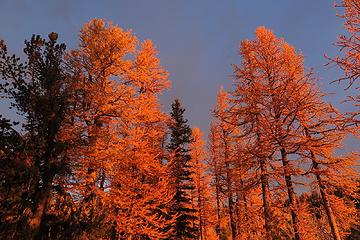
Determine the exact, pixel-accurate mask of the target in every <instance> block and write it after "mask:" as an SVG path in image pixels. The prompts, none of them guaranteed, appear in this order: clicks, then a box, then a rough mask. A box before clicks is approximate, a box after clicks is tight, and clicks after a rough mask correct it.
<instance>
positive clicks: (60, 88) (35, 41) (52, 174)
mask: <svg viewBox="0 0 360 240" xmlns="http://www.w3.org/2000/svg"><path fill="white" fill-rule="evenodd" d="M57 38H58V35H57V33H50V34H49V40H45V39H42V38H41V37H40V36H35V35H34V36H33V37H32V38H31V40H30V41H25V45H26V47H25V48H24V53H25V55H26V57H27V62H26V63H22V62H21V60H20V58H18V57H16V56H15V55H10V54H8V52H7V49H6V46H5V44H4V43H3V42H0V78H1V82H0V94H1V96H2V97H5V98H8V99H10V100H12V106H13V107H14V108H15V109H16V110H17V112H18V113H19V114H21V115H23V116H24V119H23V124H22V125H23V129H22V131H23V133H20V132H17V131H16V130H15V128H13V124H12V123H11V122H10V121H9V120H7V119H1V121H0V123H1V126H0V137H1V138H2V140H1V141H0V142H1V144H0V153H1V154H0V163H1V165H2V166H3V167H4V170H5V171H1V172H0V174H1V185H0V187H1V188H0V193H1V195H3V196H4V198H0V200H1V208H0V212H2V213H8V215H6V216H3V215H2V214H1V215H0V216H1V218H2V219H7V220H9V219H10V220H9V221H8V222H1V224H0V226H1V227H3V226H8V227H7V228H8V229H10V228H14V227H15V231H13V232H15V233H16V236H15V235H13V236H12V237H10V238H17V237H19V238H22V236H20V232H26V231H24V230H25V228H27V229H28V230H30V233H26V234H25V235H26V236H27V237H26V238H31V237H30V236H31V235H32V236H34V237H35V238H37V237H39V236H41V235H42V230H41V229H43V228H45V226H44V225H46V223H45V222H46V221H45V218H46V209H47V206H48V202H49V199H50V198H51V193H52V191H53V187H54V186H53V181H54V179H55V178H56V177H60V176H65V175H66V174H67V172H68V164H67V158H66V157H65V155H64V153H65V148H66V143H65V142H63V141H62V140H61V139H60V130H61V126H62V125H63V123H64V121H65V115H66V113H67V110H68V109H69V101H68V99H69V95H70V94H69V93H68V85H67V81H66V80H67V78H66V74H65V70H64V62H63V61H64V58H63V57H64V54H65V44H58V43H57ZM4 137H6V138H4ZM8 140H9V141H8ZM10 140H11V141H10ZM14 141H15V142H17V143H18V144H17V146H18V147H16V144H14ZM5 143H6V144H5ZM18 169H20V171H19V170H18ZM18 179H21V180H22V181H21V182H19V181H17V180H18ZM4 186H12V187H13V188H14V189H13V191H10V190H8V191H7V195H5V194H4V191H5V190H4V188H3V187H4ZM16 192H18V193H16ZM8 195H9V196H8ZM9 199H12V201H11V208H8V209H4V208H5V207H6V206H9V204H6V203H7V201H9ZM8 210H9V211H8ZM13 225H14V226H13ZM1 232H2V233H4V234H5V235H3V236H1V235H0V238H1V237H4V236H6V235H8V233H7V232H6V229H5V230H4V229H1ZM29 235H30V236H29Z"/></svg>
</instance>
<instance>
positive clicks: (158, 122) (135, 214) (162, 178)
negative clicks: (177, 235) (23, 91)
mask: <svg viewBox="0 0 360 240" xmlns="http://www.w3.org/2000/svg"><path fill="white" fill-rule="evenodd" d="M156 55H157V50H156V49H155V48H154V46H153V44H152V42H151V41H150V40H146V41H144V42H142V43H141V44H140V43H139V41H138V39H137V38H136V36H134V35H133V34H132V33H131V32H130V31H124V30H122V29H121V28H120V27H118V26H116V25H113V24H111V23H105V22H104V21H103V20H97V19H95V20H92V21H90V22H89V23H88V24H86V25H85V26H84V27H83V29H82V30H81V32H80V44H79V48H78V49H76V50H73V51H71V53H70V55H69V64H70V65H71V67H72V70H73V76H74V78H76V79H77V82H76V83H75V84H74V85H75V86H74V88H75V89H77V92H78V94H77V95H76V98H75V99H74V109H76V114H77V115H76V117H75V120H74V125H76V126H77V129H78V130H77V131H78V132H79V133H80V135H81V136H82V138H83V139H84V140H83V145H82V146H81V148H80V149H78V151H77V153H76V154H77V155H75V156H76V158H77V161H76V165H75V170H76V172H77V177H76V178H77V182H76V183H75V186H74V190H73V191H74V193H76V194H79V198H80V203H79V204H80V206H79V209H78V213H77V214H78V215H79V214H80V216H82V217H81V218H82V219H83V221H85V222H91V223H92V224H93V225H95V227H93V229H92V231H93V230H94V229H96V226H104V225H105V226H104V227H103V229H105V231H106V232H105V233H103V234H109V233H110V235H111V237H112V238H114V239H116V238H118V237H122V238H140V237H147V238H150V239H160V238H163V237H165V236H166V233H164V232H163V231H162V228H163V227H164V226H165V223H166V222H168V221H171V220H165V218H163V217H162V215H163V214H162V211H163V210H164V209H165V208H164V207H161V206H164V205H165V204H166V203H167V201H168V200H169V199H170V196H171V195H170V193H169V191H168V188H167V181H166V179H167V176H166V167H165V166H164V165H163V164H162V160H161V158H162V156H163V154H164V153H163V149H162V147H161V146H162V143H163V140H164V137H165V131H166V119H167V117H166V115H165V114H164V113H162V112H161V110H160V104H159V102H158V98H157V96H158V94H160V93H161V92H162V91H163V90H164V89H166V88H167V87H168V86H169V81H168V79H167V76H168V74H167V72H166V71H165V70H164V69H163V67H162V66H161V65H160V60H159V59H158V58H157V56H156ZM164 211H165V210H164ZM106 229H107V230H106ZM95 231H96V230H95ZM92 233H93V234H95V233H96V232H92Z"/></svg>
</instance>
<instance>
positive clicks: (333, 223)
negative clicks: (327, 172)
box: [310, 151, 341, 240]
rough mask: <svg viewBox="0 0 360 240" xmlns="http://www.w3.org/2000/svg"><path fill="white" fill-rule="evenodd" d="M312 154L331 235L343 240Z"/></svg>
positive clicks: (336, 239) (335, 239)
mask: <svg viewBox="0 0 360 240" xmlns="http://www.w3.org/2000/svg"><path fill="white" fill-rule="evenodd" d="M310 154H311V158H312V163H313V167H314V169H315V170H316V172H315V176H316V180H317V182H318V186H319V190H320V195H321V201H322V204H323V206H324V208H325V212H326V216H327V219H328V222H329V225H330V229H331V234H332V235H333V238H334V240H341V237H340V233H339V229H338V227H337V224H336V220H335V216H334V214H333V212H332V209H331V207H330V203H329V199H328V197H327V193H326V190H325V188H326V187H325V185H324V183H323V182H322V179H321V176H320V174H319V173H318V170H319V164H318V163H317V162H316V161H315V155H314V153H313V152H312V151H310Z"/></svg>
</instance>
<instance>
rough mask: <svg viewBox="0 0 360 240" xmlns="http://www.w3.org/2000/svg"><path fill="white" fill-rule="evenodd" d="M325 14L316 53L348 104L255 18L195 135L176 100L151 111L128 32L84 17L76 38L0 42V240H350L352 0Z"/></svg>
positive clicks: (146, 71)
mask: <svg viewBox="0 0 360 240" xmlns="http://www.w3.org/2000/svg"><path fill="white" fill-rule="evenodd" d="M336 12H338V14H337V15H336ZM333 17H334V18H340V19H341V20H342V22H343V30H344V33H343V34H340V33H339V36H338V38H337V41H336V42H334V46H333V47H334V48H336V49H337V51H338V55H337V56H327V55H326V56H324V58H325V59H326V61H327V62H328V63H327V64H328V65H329V66H332V67H336V68H338V69H340V71H341V73H342V76H341V77H340V78H337V79H333V80H331V79H330V80H329V81H328V82H327V84H337V83H342V84H344V85H345V89H342V91H348V89H352V90H353V92H355V95H351V96H348V98H346V99H343V100H344V101H346V102H350V103H351V104H352V106H353V107H354V109H355V110H354V111H342V110H338V109H337V108H336V107H334V106H333V105H332V104H330V103H329V102H328V101H326V100H325V99H326V96H327V93H326V92H324V91H323V90H322V89H321V87H320V84H319V76H318V75H317V73H316V72H315V71H314V69H313V68H307V67H306V66H305V65H304V57H303V55H302V54H301V52H299V51H298V50H297V49H296V48H295V47H294V46H292V45H290V44H288V43H287V42H286V41H285V40H284V39H283V38H280V37H277V36H276V35H275V34H274V32H273V31H272V30H271V29H268V28H266V27H264V26H260V27H258V28H256V29H254V36H253V38H252V39H239V40H240V44H239V47H238V58H239V64H233V65H232V66H231V67H232V69H233V72H229V74H231V80H230V81H232V87H231V88H230V89H225V88H224V87H221V88H220V89H219V90H218V94H217V98H216V99H217V101H216V104H215V106H213V109H212V112H211V114H212V120H211V122H210V123H209V126H210V128H209V129H210V130H209V133H208V134H205V133H204V131H203V130H201V129H200V128H198V127H195V126H191V125H190V123H189V122H190V121H188V120H189V119H187V118H186V109H185V107H184V106H183V103H182V101H181V99H179V98H176V99H174V100H173V101H172V102H171V103H169V106H171V111H170V112H166V111H164V108H163V104H162V103H161V102H160V96H161V95H162V94H163V92H164V91H166V90H168V89H169V88H170V86H171V81H170V80H169V72H168V71H167V70H166V69H165V68H164V67H163V66H162V65H161V63H160V58H159V52H158V50H157V49H156V47H155V46H154V44H153V42H152V41H151V40H140V39H139V38H138V37H137V36H136V35H135V34H134V33H133V32H132V31H131V30H124V29H122V28H121V27H120V26H118V25H116V24H114V23H112V22H109V21H107V20H104V19H92V20H90V21H88V22H86V23H84V25H83V27H82V29H81V30H80V32H79V33H78V43H77V46H76V47H75V48H72V49H68V48H67V45H66V44H65V43H61V42H60V41H59V36H60V35H61V33H56V32H51V33H49V35H48V36H46V37H42V36H39V35H33V36H32V37H31V38H30V39H28V40H25V45H24V48H23V53H24V57H18V56H17V55H16V54H13V53H12V52H11V51H10V50H9V49H8V46H7V43H6V39H4V40H0V98H1V105H6V107H8V108H9V109H10V110H11V111H14V112H16V113H17V114H18V115H19V116H21V119H22V120H20V121H15V120H14V119H10V118H7V117H5V116H4V114H1V113H0V166H1V168H0V239H112V240H115V239H119V240H127V239H129V240H156V239H159V240H160V239H163V240H172V239H179V240H190V239H201V240H246V239H250V240H261V239H265V240H277V239H278V240H280V239H284V240H285V239H286V240H330V239H334V240H340V239H343V240H346V239H360V221H359V217H360V211H359V209H360V200H359V193H360V192H359V187H360V177H359V153H358V152H356V151H352V150H349V147H348V146H347V145H346V141H345V140H346V139H347V138H352V139H355V140H356V141H359V138H360V135H359V128H360V118H359V117H360V111H359V108H360V94H359V83H360V82H359V76H360V35H359V30H360V1H359V0H341V1H338V2H336V5H335V6H334V16H333ZM31 30H32V31H36V29H31ZM74 37H76V36H74ZM224 77H225V76H224ZM206 135H208V136H206Z"/></svg>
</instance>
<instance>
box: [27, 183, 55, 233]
mask: <svg viewBox="0 0 360 240" xmlns="http://www.w3.org/2000/svg"><path fill="white" fill-rule="evenodd" d="M51 187H52V181H50V180H48V181H47V183H46V184H45V186H44V187H43V188H42V189H41V190H39V193H38V195H37V196H36V199H37V201H36V204H35V208H34V211H33V214H32V216H31V218H30V220H29V226H30V228H31V230H32V232H33V238H34V239H40V237H41V234H42V233H41V231H40V228H41V225H42V222H43V216H44V214H45V211H46V208H47V204H48V199H49V196H50V192H51Z"/></svg>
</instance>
